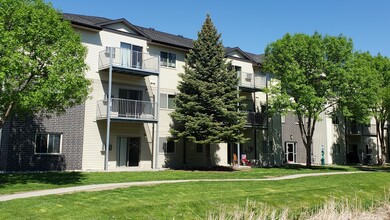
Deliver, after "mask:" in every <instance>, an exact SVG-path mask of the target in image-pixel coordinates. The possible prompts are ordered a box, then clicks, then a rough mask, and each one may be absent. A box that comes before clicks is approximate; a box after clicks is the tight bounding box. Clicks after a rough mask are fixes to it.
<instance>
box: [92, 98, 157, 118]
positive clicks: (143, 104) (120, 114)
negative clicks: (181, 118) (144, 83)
mask: <svg viewBox="0 0 390 220" xmlns="http://www.w3.org/2000/svg"><path fill="white" fill-rule="evenodd" d="M111 100H112V106H111V118H113V119H124V120H138V121H156V120H157V117H156V116H157V114H156V111H157V103H156V102H149V101H140V100H131V99H118V98H112V99H111ZM96 118H97V119H105V118H107V100H99V101H98V102H97V109H96Z"/></svg>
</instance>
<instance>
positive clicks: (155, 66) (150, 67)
mask: <svg viewBox="0 0 390 220" xmlns="http://www.w3.org/2000/svg"><path fill="white" fill-rule="evenodd" d="M112 52H113V54H112V66H113V67H119V68H123V69H128V70H137V71H145V72H149V73H154V74H158V73H159V71H160V64H159V61H160V57H159V56H157V55H152V54H149V53H142V52H139V51H135V50H129V49H126V48H118V47H112ZM109 67H110V47H107V48H106V50H104V51H101V52H100V53H99V70H103V69H107V68H109Z"/></svg>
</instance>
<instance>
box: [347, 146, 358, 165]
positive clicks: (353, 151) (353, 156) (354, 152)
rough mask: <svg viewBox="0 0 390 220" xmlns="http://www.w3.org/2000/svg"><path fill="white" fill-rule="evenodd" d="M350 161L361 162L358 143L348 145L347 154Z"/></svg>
mask: <svg viewBox="0 0 390 220" xmlns="http://www.w3.org/2000/svg"><path fill="white" fill-rule="evenodd" d="M347 162H348V163H359V152H358V145H357V144H350V145H349V146H348V155H347Z"/></svg>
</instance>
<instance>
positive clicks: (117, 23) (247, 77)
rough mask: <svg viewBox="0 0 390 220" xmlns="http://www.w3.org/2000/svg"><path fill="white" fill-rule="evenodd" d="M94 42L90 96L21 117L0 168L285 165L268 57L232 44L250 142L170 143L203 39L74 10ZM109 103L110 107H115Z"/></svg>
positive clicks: (7, 136) (89, 43)
mask: <svg viewBox="0 0 390 220" xmlns="http://www.w3.org/2000/svg"><path fill="white" fill-rule="evenodd" d="M64 19H66V20H68V21H70V22H71V24H72V26H73V28H74V30H75V31H76V32H78V33H79V34H80V35H81V38H82V43H83V44H84V45H85V46H86V47H87V48H88V53H87V57H86V63H87V64H88V66H89V70H88V71H87V72H86V78H88V79H89V80H91V85H92V92H91V94H90V98H89V99H88V100H87V101H86V102H85V103H84V104H83V105H80V106H77V107H74V108H71V109H69V110H68V111H67V112H66V113H65V114H63V115H59V116H57V115H53V116H52V117H49V118H47V117H44V116H38V115H37V116H35V117H27V118H25V119H23V118H21V117H16V116H15V117H13V118H12V119H11V120H9V121H8V122H7V124H6V125H5V126H4V128H3V131H2V134H1V137H2V138H1V148H0V159H1V160H0V161H1V162H0V170H10V171H18V170H102V169H104V168H106V169H108V170H146V169H151V168H162V167H176V166H214V165H222V166H226V165H231V164H232V163H233V161H232V158H233V155H234V154H236V155H238V157H239V158H240V157H245V158H246V159H248V160H257V161H261V162H262V163H263V164H280V163H281V161H282V160H283V156H282V154H283V149H282V147H281V132H280V130H281V129H280V117H277V116H273V117H268V115H267V114H266V110H267V103H266V102H267V97H266V95H265V93H264V91H263V90H264V88H265V87H266V86H267V83H268V80H269V76H268V75H266V74H264V73H262V72H261V63H262V56H260V55H256V54H252V53H247V52H244V51H242V50H241V49H240V48H237V47H236V48H226V58H227V59H228V60H229V61H231V63H232V68H234V69H235V70H236V71H237V76H238V77H239V85H237V89H239V90H240V94H241V95H242V96H245V97H246V100H245V105H242V106H245V108H241V111H246V113H247V125H246V129H245V136H246V137H248V138H249V140H250V141H249V142H248V143H240V144H238V145H237V144H234V143H219V144H213V145H211V146H210V147H206V146H203V145H199V144H193V143H189V144H187V147H186V149H184V148H183V146H182V144H181V143H175V142H173V141H169V137H170V133H169V129H170V124H171V118H170V116H169V114H170V113H171V112H172V111H173V110H174V108H175V106H174V101H173V100H174V98H175V94H177V92H178V90H177V85H178V82H179V80H180V78H179V76H178V73H182V72H184V69H183V66H184V62H185V61H184V59H185V55H186V53H187V52H188V51H189V50H190V49H191V48H192V46H193V44H192V42H193V40H192V39H188V38H185V37H183V36H181V35H174V34H169V33H164V32H160V31H157V30H154V29H153V28H145V27H140V26H136V25H133V24H131V23H130V22H128V21H127V20H125V19H116V20H112V19H107V18H102V17H95V16H85V15H75V14H64ZM108 105H110V106H109V108H108Z"/></svg>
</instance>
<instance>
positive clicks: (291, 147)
mask: <svg viewBox="0 0 390 220" xmlns="http://www.w3.org/2000/svg"><path fill="white" fill-rule="evenodd" d="M284 152H285V153H284V154H285V160H286V162H287V163H296V161H297V145H296V143H294V142H286V146H285V150H284Z"/></svg>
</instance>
